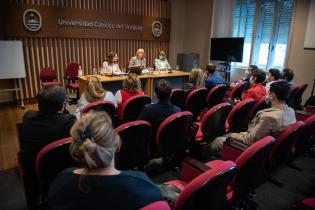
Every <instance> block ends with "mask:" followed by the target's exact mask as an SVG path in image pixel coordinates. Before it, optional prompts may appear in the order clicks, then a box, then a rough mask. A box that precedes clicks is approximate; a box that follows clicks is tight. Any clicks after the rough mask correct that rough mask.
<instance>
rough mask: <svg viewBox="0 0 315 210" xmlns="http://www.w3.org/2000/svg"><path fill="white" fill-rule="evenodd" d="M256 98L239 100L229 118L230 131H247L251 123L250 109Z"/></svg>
mask: <svg viewBox="0 0 315 210" xmlns="http://www.w3.org/2000/svg"><path fill="white" fill-rule="evenodd" d="M254 103H255V100H254V99H252V98H248V99H245V100H243V101H240V102H238V103H237V104H236V105H235V106H234V107H233V109H232V111H231V112H230V114H229V116H228V118H227V124H228V132H236V133H238V132H242V131H246V130H247V128H248V123H249V110H251V109H252V107H253V106H254Z"/></svg>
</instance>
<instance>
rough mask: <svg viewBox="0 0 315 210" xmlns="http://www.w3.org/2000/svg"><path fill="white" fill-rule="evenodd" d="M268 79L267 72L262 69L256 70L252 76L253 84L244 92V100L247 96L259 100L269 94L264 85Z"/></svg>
mask: <svg viewBox="0 0 315 210" xmlns="http://www.w3.org/2000/svg"><path fill="white" fill-rule="evenodd" d="M265 79H266V73H265V72H264V71H262V70H255V71H253V73H252V76H251V82H250V83H251V85H250V87H249V88H248V90H246V91H244V92H243V94H242V100H245V99H247V98H253V99H255V100H259V99H260V98H261V97H264V96H266V95H267V91H266V89H265V87H264V86H263V82H264V81H265Z"/></svg>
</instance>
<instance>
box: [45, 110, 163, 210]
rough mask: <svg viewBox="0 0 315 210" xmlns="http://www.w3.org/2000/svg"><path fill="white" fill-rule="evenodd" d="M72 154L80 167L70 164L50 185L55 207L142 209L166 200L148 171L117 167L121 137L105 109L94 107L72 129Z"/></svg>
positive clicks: (50, 200)
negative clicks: (98, 109) (119, 168)
mask: <svg viewBox="0 0 315 210" xmlns="http://www.w3.org/2000/svg"><path fill="white" fill-rule="evenodd" d="M71 136H72V138H73V142H72V143H71V146H70V154H71V156H72V158H73V159H74V160H75V161H76V162H78V163H79V164H80V165H81V167H80V168H68V169H66V170H64V171H63V172H62V173H61V174H59V175H58V176H57V178H56V179H55V180H54V182H53V183H52V184H51V186H50V190H49V194H48V204H49V206H50V208H51V209H52V210H83V209H84V210H87V209H89V210H103V209H106V210H119V209H121V210H122V209H124V210H128V209H140V208H142V207H144V206H146V205H148V204H150V203H153V202H155V201H159V200H162V197H161V193H160V191H159V189H158V188H157V187H156V186H155V185H154V184H153V183H152V182H151V180H150V179H149V178H148V177H147V176H146V174H145V173H143V172H139V171H120V170H118V169H116V168H115V158H114V157H115V152H116V151H117V150H119V147H120V138H119V135H118V134H117V133H116V131H115V130H114V128H113V127H112V123H111V119H110V117H109V116H108V115H107V114H106V113H105V112H94V111H90V112H88V113H85V114H83V115H82V116H81V118H80V119H79V120H77V121H76V123H75V124H74V125H73V127H72V129H71Z"/></svg>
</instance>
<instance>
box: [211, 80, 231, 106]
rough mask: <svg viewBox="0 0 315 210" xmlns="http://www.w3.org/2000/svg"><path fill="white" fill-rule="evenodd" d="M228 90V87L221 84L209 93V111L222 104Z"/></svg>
mask: <svg viewBox="0 0 315 210" xmlns="http://www.w3.org/2000/svg"><path fill="white" fill-rule="evenodd" d="M226 90H227V87H226V85H224V84H219V85H216V86H215V87H213V88H212V89H211V90H210V91H209V93H208V95H207V99H206V101H207V106H208V109H210V108H212V107H213V106H215V105H217V104H219V103H221V102H222V99H223V98H224V97H225V93H226Z"/></svg>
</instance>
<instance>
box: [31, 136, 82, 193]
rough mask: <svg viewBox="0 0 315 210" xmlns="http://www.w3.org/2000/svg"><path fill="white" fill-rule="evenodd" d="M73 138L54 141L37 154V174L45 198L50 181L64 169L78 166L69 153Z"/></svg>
mask: <svg viewBox="0 0 315 210" xmlns="http://www.w3.org/2000/svg"><path fill="white" fill-rule="evenodd" d="M71 142H72V138H71V137H69V138H65V139H61V140H57V141H54V142H52V143H50V144H48V145H46V146H45V147H43V148H42V149H41V150H40V151H39V153H38V154H37V156H36V162H35V163H36V174H37V176H38V179H39V184H40V193H41V197H42V198H45V197H46V196H47V193H48V189H49V185H50V183H51V182H52V181H53V180H54V179H55V177H56V176H57V175H58V174H59V173H60V172H62V171H63V170H64V169H66V168H69V167H72V166H73V167H74V166H78V164H77V163H75V162H74V161H73V160H72V158H71V156H70V153H69V147H70V144H71Z"/></svg>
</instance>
